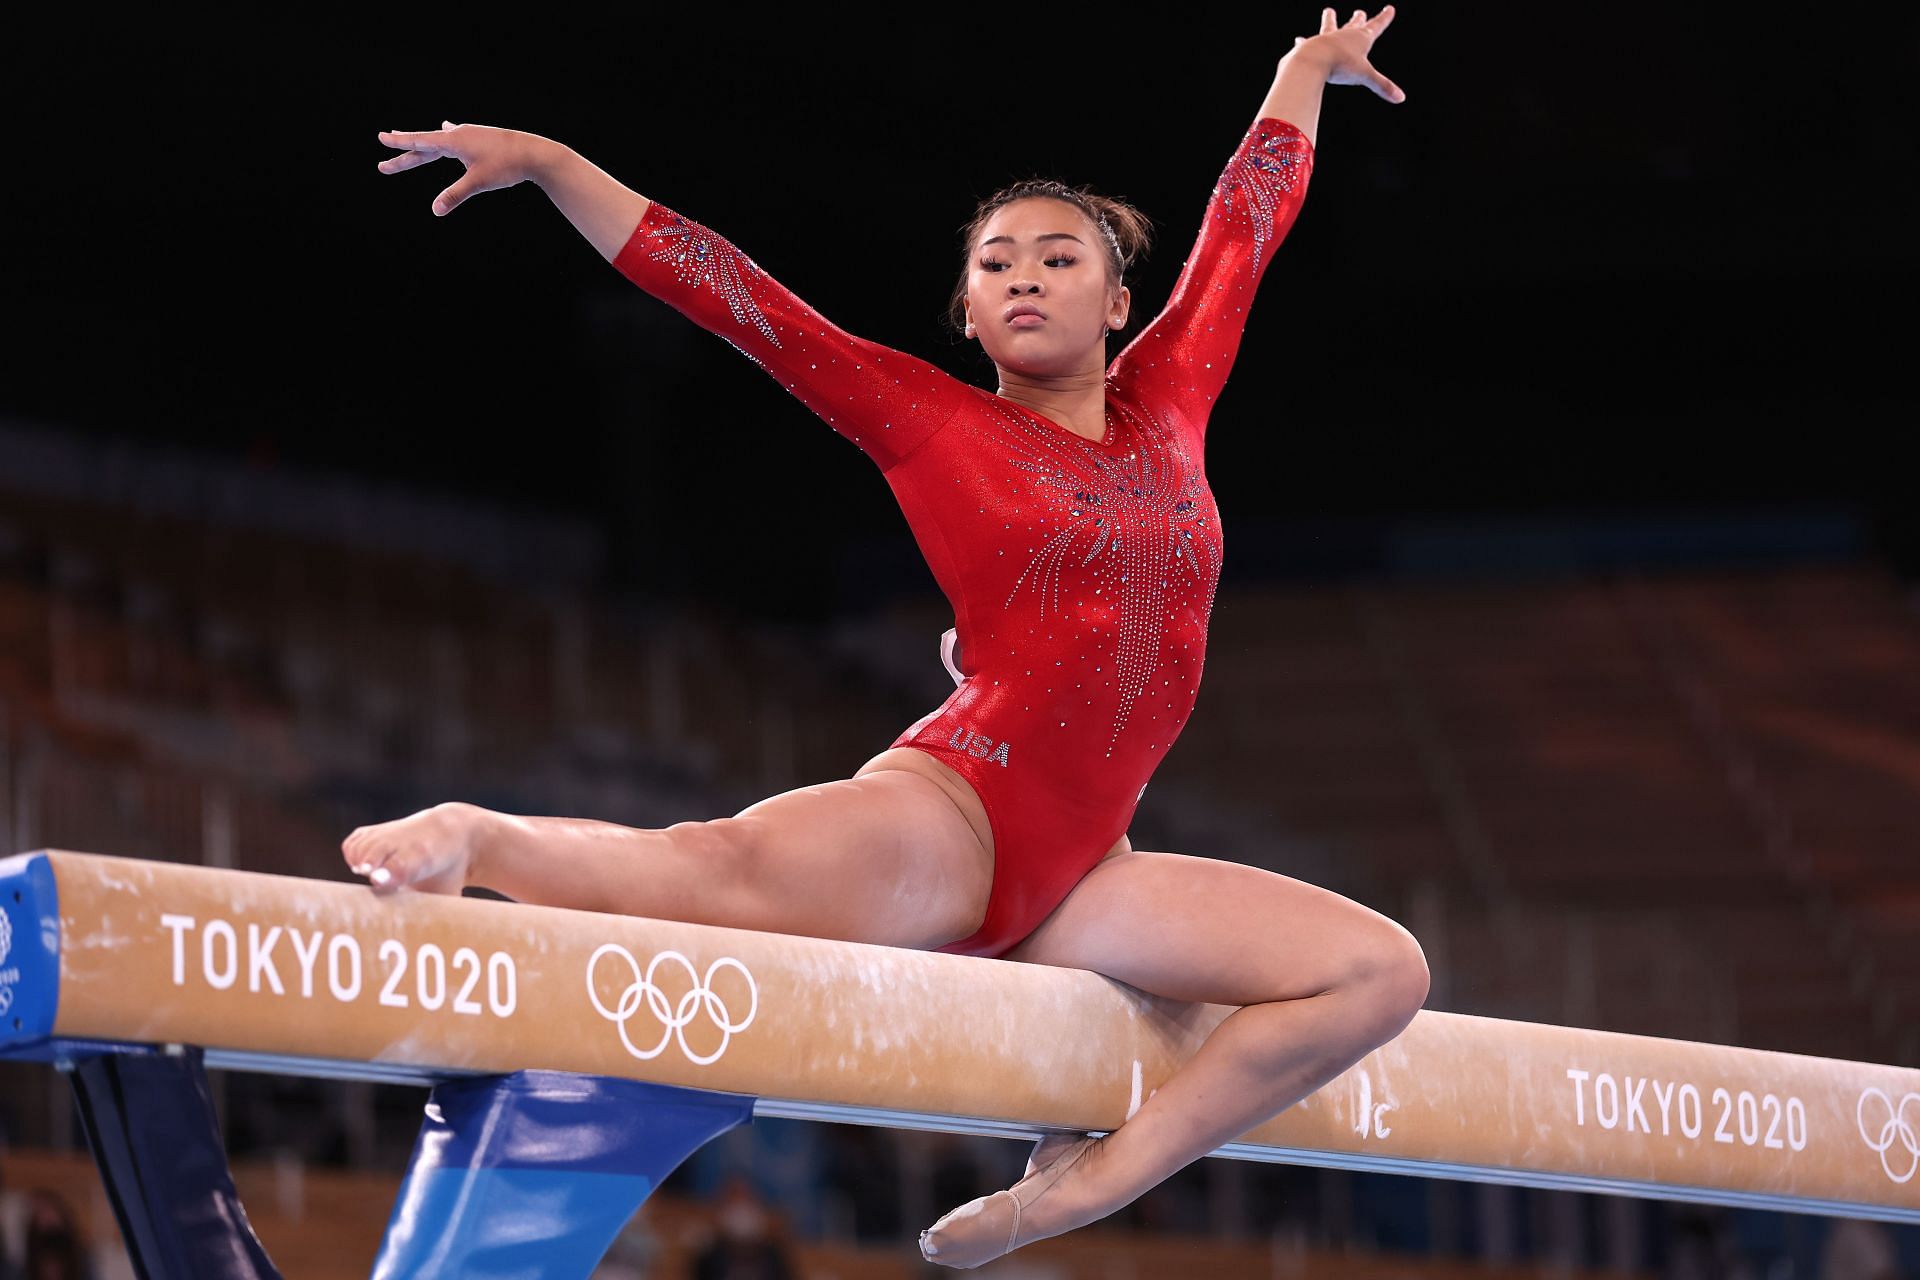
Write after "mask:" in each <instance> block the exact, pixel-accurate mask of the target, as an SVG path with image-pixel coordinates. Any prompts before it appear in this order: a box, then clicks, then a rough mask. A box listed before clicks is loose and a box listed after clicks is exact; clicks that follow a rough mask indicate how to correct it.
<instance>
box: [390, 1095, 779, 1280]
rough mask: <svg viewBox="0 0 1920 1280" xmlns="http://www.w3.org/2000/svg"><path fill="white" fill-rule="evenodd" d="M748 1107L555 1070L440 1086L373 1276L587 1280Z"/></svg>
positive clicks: (735, 1100) (745, 1101)
mask: <svg viewBox="0 0 1920 1280" xmlns="http://www.w3.org/2000/svg"><path fill="white" fill-rule="evenodd" d="M753 1103H754V1099H753V1098H752V1097H750V1096H747V1095H743V1094H735V1093H714V1092H710V1091H707V1090H704V1089H681V1088H675V1087H673V1086H670V1085H659V1084H648V1083H645V1082H643V1081H638V1080H620V1079H615V1078H611V1077H605V1076H583V1075H573V1074H570V1073H567V1072H559V1071H518V1072H515V1073H513V1074H512V1075H506V1076H483V1077H477V1078H474V1079H466V1080H454V1081H448V1082H446V1083H444V1084H440V1085H437V1086H435V1088H434V1090H433V1093H432V1095H431V1096H430V1097H429V1098H428V1100H427V1118H426V1123H425V1124H423V1125H422V1126H421V1129H420V1139H419V1141H418V1142H416V1143H415V1144H414V1148H413V1158H412V1161H411V1162H410V1164H409V1165H408V1168H407V1177H406V1181H405V1182H404V1183H402V1184H401V1187H400V1196H399V1198H398V1199H397V1200H396V1201H395V1203H394V1207H393V1217H392V1219H391V1220H390V1221H389V1222H388V1223H387V1236H386V1239H385V1241H383V1242H382V1244H381V1246H380V1256H379V1258H378V1260H377V1261H376V1262H375V1263H374V1269H373V1276H374V1280H399V1278H400V1277H403V1276H423V1275H446V1276H456V1275H457V1276H462V1277H470V1278H471V1280H504V1278H505V1277H509V1276H511V1277H515V1278H516V1280H530V1278H531V1277H539V1278H540V1280H574V1278H576V1277H577V1278H580V1280H584V1278H585V1277H587V1276H589V1275H591V1274H592V1272H593V1269H594V1267H595V1266H596V1265H597V1264H598V1263H599V1261H600V1258H601V1256H602V1255H603V1254H605V1253H606V1251H607V1246H608V1245H610V1244H612V1243H613V1239H614V1237H615V1236H616V1235H618V1234H619V1232H620V1229H621V1228H622V1227H623V1226H625V1225H626V1223H627V1220H628V1219H629V1218H631V1217H632V1216H633V1214H634V1211H635V1210H637V1209H638V1208H639V1207H640V1205H641V1203H642V1202H643V1201H645V1200H646V1198H647V1197H648V1196H649V1195H650V1194H652V1192H653V1189H654V1188H655V1187H657V1186H659V1185H660V1183H661V1181H662V1180H663V1179H665V1178H666V1176H667V1175H668V1174H669V1173H672V1172H673V1170H674V1169H675V1168H676V1167H677V1166H678V1165H679V1164H680V1162H681V1161H682V1160H684V1159H686V1158H687V1157H688V1156H689V1155H691V1154H692V1153H693V1152H694V1151H696V1150H698V1149H699V1148H700V1147H701V1146H702V1145H703V1144H704V1143H706V1142H707V1141H708V1140H709V1139H711V1138H714V1137H717V1136H719V1135H720V1134H722V1133H725V1132H726V1131H727V1130H729V1129H731V1128H733V1127H734V1126H735V1125H737V1124H740V1123H741V1122H742V1121H745V1120H748V1119H750V1118H751V1117H752V1115H753Z"/></svg>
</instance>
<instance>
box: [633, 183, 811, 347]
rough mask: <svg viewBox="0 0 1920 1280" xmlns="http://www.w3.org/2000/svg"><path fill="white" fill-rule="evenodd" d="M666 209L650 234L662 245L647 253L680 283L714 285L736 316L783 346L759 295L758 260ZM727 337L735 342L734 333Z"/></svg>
mask: <svg viewBox="0 0 1920 1280" xmlns="http://www.w3.org/2000/svg"><path fill="white" fill-rule="evenodd" d="M661 212H662V213H664V214H665V215H666V219H667V221H666V225H664V226H661V227H657V228H655V229H654V230H653V231H652V232H650V233H649V238H650V239H653V240H657V241H659V242H660V247H659V248H657V249H654V250H653V251H652V252H651V253H649V254H648V255H647V256H648V257H650V258H652V259H653V260H654V261H655V262H664V263H666V264H667V265H668V266H670V267H672V268H673V271H674V274H675V275H677V276H678V277H680V281H681V283H683V284H689V285H692V286H694V287H695V288H711V289H712V290H713V291H714V292H715V293H717V294H719V295H720V296H721V297H722V298H724V299H726V303H727V310H728V311H730V312H732V313H733V318H734V319H735V320H736V321H738V322H739V323H741V324H750V325H752V326H753V327H754V328H756V329H758V330H759V331H760V334H761V336H762V337H764V338H765V339H766V340H767V341H768V342H769V343H771V344H772V345H773V346H775V347H778V346H779V345H780V339H779V337H778V335H776V334H775V333H774V329H773V324H772V322H771V321H769V320H768V319H767V313H766V312H765V311H763V310H761V308H760V304H759V302H758V301H756V300H755V298H754V286H755V285H757V284H758V283H759V282H760V280H761V278H762V277H763V276H764V275H765V273H764V272H763V271H761V270H760V267H759V264H757V263H756V262H754V260H753V259H752V258H749V257H748V256H747V255H746V254H744V253H742V252H740V250H739V249H737V248H735V247H734V246H733V244H732V243H731V242H729V241H728V240H726V239H725V238H723V237H721V236H718V235H715V234H714V233H713V232H711V231H709V230H708V229H707V228H706V227H704V226H702V225H701V224H700V223H698V222H695V221H694V220H693V219H692V218H688V217H684V216H682V215H681V214H677V213H673V212H671V211H670V210H667V209H665V208H662V210H661ZM722 336H725V335H722ZM727 340H728V341H729V342H733V340H732V339H731V338H728V339H727ZM733 345H734V347H735V348H737V349H738V350H739V351H740V353H741V354H742V355H745V356H747V357H748V358H750V359H751V360H753V362H754V363H755V364H758V365H760V367H761V368H763V369H764V368H766V364H765V362H764V361H762V360H761V359H760V358H759V357H758V356H755V355H754V354H753V353H752V352H751V351H748V350H747V349H746V348H745V347H742V346H740V344H739V343H737V342H734V343H733Z"/></svg>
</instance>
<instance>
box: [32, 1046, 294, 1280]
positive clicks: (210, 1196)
mask: <svg viewBox="0 0 1920 1280" xmlns="http://www.w3.org/2000/svg"><path fill="white" fill-rule="evenodd" d="M68 1078H69V1079H70V1080H71V1081H72V1083H73V1089H74V1093H75V1094H76V1095H77V1096H78V1098H79V1102H80V1117H81V1119H82V1121H83V1122H84V1123H85V1125H86V1130H87V1143H88V1145H89V1146H91V1147H92V1148H93V1158H94V1162H95V1163H96V1164H97V1165H99V1167H100V1179H101V1181H102V1182H104V1183H105V1184H106V1187H107V1195H108V1198H109V1199H111V1200H112V1201H113V1214H114V1217H115V1218H117V1219H119V1221H120V1234H121V1236H122V1238H124V1239H125V1240H126V1244H127V1255H128V1257H129V1258H131V1259H132V1261H133V1266H134V1270H135V1271H136V1272H138V1273H139V1275H140V1276H141V1277H143V1280H176V1278H177V1280H280V1273H279V1272H278V1271H276V1270H275V1269H274V1267H273V1264H272V1263H271V1262H269V1261H268V1260H267V1253H266V1250H265V1249H263V1248H261V1247H260V1241H259V1239H258V1238H256V1237H255V1236H254V1234H253V1227H252V1225H251V1224H250V1223H248V1221H247V1214H246V1211H245V1210H244V1209H242V1208H241V1207H240V1196H239V1194H238V1193H237V1192H236V1191H235V1190H234V1189H233V1175H232V1173H230V1172H229V1171H228V1168H227V1150H226V1146H225V1144H224V1143H223V1142H222V1141H221V1138H220V1129H219V1126H218V1125H217V1124H216V1123H215V1120H214V1114H213V1098H212V1096H211V1095H210V1094H209V1093H208V1092H207V1073H206V1070H205V1068H204V1065H203V1063H202V1054H201V1052H200V1050H198V1049H193V1048H188V1049H183V1050H178V1051H175V1052H169V1053H158V1052H153V1051H151V1050H149V1051H145V1052H141V1051H129V1052H122V1053H101V1054H98V1055H96V1056H91V1057H85V1058H80V1059H78V1060H76V1061H74V1062H73V1065H72V1067H71V1070H70V1073H69V1076H68Z"/></svg>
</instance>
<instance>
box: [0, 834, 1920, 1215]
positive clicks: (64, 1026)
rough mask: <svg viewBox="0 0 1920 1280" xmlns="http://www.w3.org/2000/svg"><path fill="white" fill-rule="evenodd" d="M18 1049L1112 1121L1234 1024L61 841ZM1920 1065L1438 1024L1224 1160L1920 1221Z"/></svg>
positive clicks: (1209, 1014)
mask: <svg viewBox="0 0 1920 1280" xmlns="http://www.w3.org/2000/svg"><path fill="white" fill-rule="evenodd" d="M0 906H3V907H4V913H5V928H4V930H3V931H0V1050H4V1051H5V1052H7V1053H8V1054H10V1055H12V1056H36V1055H37V1056H40V1057H42V1058H47V1059H55V1060H59V1059H64V1058H71V1057H74V1056H76V1055H79V1054H83V1053H85V1052H90V1051H95V1050H98V1049H100V1048H110V1047H113V1046H139V1045H186V1046H199V1047H201V1048H202V1049H204V1052H205V1061H206V1063H207V1065H209V1066H220V1067H228V1068H243V1069H255V1070H271V1071H282V1072H288V1073H294V1074H309V1075H323V1076H341V1077H351V1078H359V1079H373V1080H388V1081H414V1082H418V1083H422V1084H432V1083H435V1082H442V1081H450V1080H455V1079H458V1078H460V1077H463V1076H472V1075H491V1074H499V1073H508V1072H519V1071H524V1070H529V1069H534V1070H545V1071H555V1072H569V1073H582V1074H586V1075H594V1076H606V1077H620V1078H624V1079H626V1080H633V1081H643V1082H648V1083H650V1084H655V1085H669V1086H679V1087H684V1088H691V1089H697V1090H709V1091H718V1092H723V1093H731V1094H740V1095H748V1096H750V1097H751V1098H752V1099H753V1104H752V1110H753V1113H754V1114H756V1115H771V1116H784V1117H800V1118H807V1119H815V1120H833V1121H846V1122H854V1123H863V1124H878V1125H887V1126H895V1127H904V1128H921V1129H941V1130H947V1131H952V1132H961V1133H977V1134H997V1135H1002V1136H1007V1137H1016V1136H1028V1137H1031V1136H1037V1135H1040V1134H1042V1133H1046V1132H1049V1131H1059V1130H1083V1131H1086V1132H1094V1133H1098V1132H1108V1131H1111V1130H1113V1129H1115V1128H1117V1127H1118V1126H1119V1125H1120V1124H1122V1123H1123V1122H1124V1121H1125V1120H1126V1118H1127V1117H1128V1116H1130V1115H1131V1114H1132V1113H1133V1112H1134V1110H1135V1109H1137V1108H1138V1107H1139V1105H1140V1104H1141V1102H1142V1101H1143V1100H1144V1099H1145V1098H1147V1097H1148V1096H1150V1095H1151V1094H1152V1092H1153V1091H1154V1090H1155V1089H1156V1088H1157V1087H1158V1086H1159V1085H1160V1084H1161V1083H1162V1082H1163V1081H1165V1080H1166V1079H1167V1078H1168V1077H1169V1076H1171V1075H1172V1074H1173V1073H1174V1072H1175V1071H1176V1070H1177V1069H1178V1068H1179V1067H1180V1065H1181V1064H1182V1063H1183V1062H1184V1061H1186V1059H1187V1058H1189V1057H1190V1056H1191V1055H1192V1054H1193V1053H1194V1052H1195V1051H1196V1050H1197V1049H1198V1048H1199V1046H1200V1044H1201V1042H1202V1041H1203V1040H1204V1039H1205V1038H1206V1036H1207V1034H1208V1032H1210V1031H1211V1030H1212V1029H1213V1028H1214V1026H1216V1025H1217V1024H1218V1023H1219V1022H1220V1021H1221V1020H1222V1019H1223V1018H1225V1017H1226V1016H1227V1015H1228V1014H1230V1013H1231V1012H1233V1010H1232V1008H1230V1007H1227V1006H1221V1005H1202V1004H1185V1003H1180V1002H1176V1001H1170V1000H1163V999H1159V998H1157V997H1154V996H1150V995H1147V994H1145V993H1143V992H1140V991H1138V990H1135V989H1134V988H1131V987H1128V986H1126V985H1124V984H1122V983H1118V982H1115V981H1112V980H1110V979H1106V978H1102V977H1099V976H1098V975H1095V974H1092V973H1087V972H1083V971H1080V970H1072V969H1057V968H1047V967H1043V966H1036V965H1023V964H1016V963H1012V962H1008V961H1001V960H983V959H976V958H972V957H965V956H952V955H944V954H940V953H937V952H922V951H911V950H905V949H900V948H892V947H879V946H869V945H862V944H857V943H848V942H836V941H830V940H824V939H819V938H807V937H798V936H791V935H784V934H765V933H753V932H748V931H744V930H737V929H722V928H715V927H711V926H705V925H692V924H681V923H677V922H673V921H666V920H651V919H643V918H637V917H629V916H617V915H603V914H598V913H592V912H581V911H566V910H560V909H556V908H550V907H538V906H529V905H525V904H516V903H503V902H495V901H491V900H484V899H475V898H451V897H443V896H435V895H423V894H415V893H408V892H401V893H397V894H393V895H388V896H376V895H375V894H374V893H372V892H371V891H370V890H368V889H367V888H365V887H363V886H360V885H357V884H344V883H332V882H326V881H317V880H304V879H297V878H291V877H284V876H268V875H259V874H254V873H249V872H242V871H228V870H220V869H214V868H206V867H196V866H182V865H176V864H171V863H162V862H150V861H142V860H136V859H127V858H115V857H106V856H100V855H94V854H85V853H74V852H68V851H63V850H47V851H42V852H37V853H31V854H22V855H19V856H17V857H14V858H11V859H7V860H5V861H4V862H0ZM1916 1130H1920V1071H1916V1070H1913V1069H1908V1068H1898V1067H1891V1066H1878V1065H1873V1064H1869V1063H1857V1062H1847V1061H1841V1060H1837V1059H1831V1058H1817V1057H1808V1056H1803V1055H1799V1054H1789V1053H1777V1052H1770V1051H1764V1050H1756V1049H1742V1048H1734V1047H1728V1046H1722V1045H1713V1044H1693V1043H1688V1042H1684V1041H1678V1040H1668V1039H1660V1038H1655V1037H1649V1036H1635V1035H1623V1034H1618V1033H1612V1032H1605V1031H1591V1030H1583V1029H1580V1028H1573V1027H1560V1026H1549V1025H1535V1024H1530V1023H1522V1022H1513V1021H1505V1020H1501V1019H1495V1018H1483V1017H1475V1016H1470V1015H1465V1014H1451V1013H1440V1012H1434V1011H1431V1010H1428V1011H1423V1012H1422V1013H1420V1014H1419V1015H1418V1016H1417V1017H1416V1018H1415V1019H1414V1021H1413V1022H1412V1024H1411V1025H1409V1026H1408V1027H1407V1029H1406V1030H1405V1031H1403V1032H1402V1033H1401V1034H1400V1035H1399V1036H1398V1037H1397V1038H1396V1039H1394V1040H1393V1041H1391V1042H1389V1043H1388V1044H1385V1045H1383V1046H1381V1047H1380V1048H1378V1049H1376V1050H1374V1051H1373V1052H1372V1053H1370V1054H1368V1055H1367V1056H1366V1057H1365V1058H1363V1059H1362V1060H1361V1061H1359V1062H1358V1063H1356V1064H1354V1066H1353V1067H1351V1068H1350V1069H1349V1070H1347V1071H1346V1072H1345V1073H1344V1074H1342V1075H1341V1076H1340V1077H1338V1078H1337V1079H1335V1080H1333V1081H1332V1082H1330V1083H1329V1084H1327V1085H1326V1086H1325V1087H1323V1088H1322V1089H1320V1090H1319V1091H1318V1092H1316V1093H1314V1094H1313V1095H1311V1096H1310V1097H1308V1098H1306V1099H1304V1100H1303V1101H1301V1102H1300V1103H1298V1104H1297V1105H1295V1106H1294V1107H1292V1108H1290V1109H1288V1110H1287V1111H1286V1112H1284V1113H1282V1114H1281V1115H1279V1116H1277V1117H1275V1118H1273V1119H1271V1120H1268V1121H1266V1122H1265V1123H1263V1124H1261V1125H1259V1126H1257V1127H1255V1128H1254V1129H1252V1130H1250V1131H1249V1132H1247V1133H1245V1134H1243V1135H1241V1136H1240V1137H1239V1138H1237V1139H1236V1140H1235V1141H1233V1142H1230V1143H1227V1144H1226V1145H1224V1146H1222V1147H1220V1148H1219V1149H1218V1150H1217V1151H1215V1152H1214V1153H1213V1154H1215V1155H1219V1156H1226V1157H1234V1158H1240V1159H1250V1160H1269V1161H1283V1162H1289V1163H1298V1164H1308V1165H1320V1166H1328V1167H1336V1168H1346V1169H1358V1170H1367V1171H1375V1172H1390V1173H1401V1174H1413V1175H1419V1176H1427V1177H1444V1178H1457V1179H1466V1180H1470V1181H1484V1182H1500V1183H1512V1184H1519V1185H1526V1186H1539V1187H1554V1188H1562V1189H1572V1190H1581V1191H1598V1192H1607V1193H1614V1194H1624V1195H1635V1196H1645V1197H1653V1198H1661V1199H1676V1200H1689V1201H1695V1202H1702V1203H1714V1204H1727V1205H1738V1206H1757V1207H1764V1208H1771V1209H1779V1210H1787V1211H1794V1212H1811V1213H1826V1214H1837V1215H1844V1216H1849V1217H1863V1218H1877V1219H1880V1220H1883V1221H1889V1222H1920V1177H1916V1172H1917V1171H1920V1140H1916Z"/></svg>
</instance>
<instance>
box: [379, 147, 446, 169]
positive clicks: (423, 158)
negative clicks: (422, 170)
mask: <svg viewBox="0 0 1920 1280" xmlns="http://www.w3.org/2000/svg"><path fill="white" fill-rule="evenodd" d="M444 154H445V153H444V152H441V151H407V152H403V153H402V154H400V155H397V156H388V157H387V158H386V159H385V160H382V161H381V162H380V166H379V167H380V172H382V173H405V172H406V171H407V170H409V169H417V168H419V167H420V166H421V165H423V164H428V163H430V162H432V161H434V160H438V159H439V158H440V157H441V156H442V155H444Z"/></svg>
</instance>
